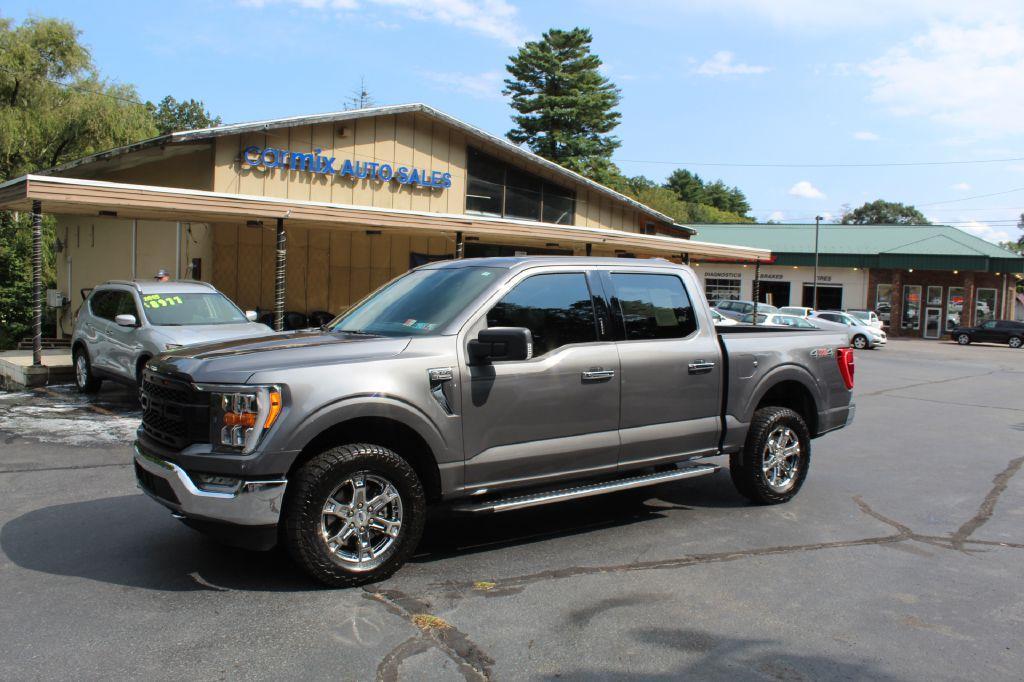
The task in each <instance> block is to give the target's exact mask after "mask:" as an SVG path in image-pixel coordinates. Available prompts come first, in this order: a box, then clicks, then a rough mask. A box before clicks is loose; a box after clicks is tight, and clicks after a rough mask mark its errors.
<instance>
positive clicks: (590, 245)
mask: <svg viewBox="0 0 1024 682" xmlns="http://www.w3.org/2000/svg"><path fill="white" fill-rule="evenodd" d="M593 250H594V245H593V244H591V243H590V242H587V255H588V256H589V255H590V254H591V253H592V252H593Z"/></svg>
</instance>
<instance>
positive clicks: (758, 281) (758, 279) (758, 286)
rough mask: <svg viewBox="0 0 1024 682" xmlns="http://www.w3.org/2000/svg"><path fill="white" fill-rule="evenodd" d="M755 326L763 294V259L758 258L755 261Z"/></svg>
mask: <svg viewBox="0 0 1024 682" xmlns="http://www.w3.org/2000/svg"><path fill="white" fill-rule="evenodd" d="M753 294H754V315H753V317H754V325H755V326H756V325H757V308H758V306H757V304H758V300H757V299H758V297H759V296H760V294H761V259H760V258H758V259H757V260H755V261H754V291H753Z"/></svg>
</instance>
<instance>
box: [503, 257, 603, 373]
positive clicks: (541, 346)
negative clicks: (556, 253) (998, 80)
mask: <svg viewBox="0 0 1024 682" xmlns="http://www.w3.org/2000/svg"><path fill="white" fill-rule="evenodd" d="M487 326H488V327H526V328H527V329H529V330H530V332H531V333H532V334H533V355H534V357H539V356H541V355H544V354H545V353H550V352H551V351H553V350H555V349H556V348H559V347H561V346H565V345H567V344H570V343H589V342H591V341H597V326H596V325H595V318H594V304H593V301H592V300H591V297H590V289H589V287H588V286H587V278H586V276H585V275H584V274H583V273H581V272H578V273H577V272H572V273H552V274H550V275H534V276H533V277H530V278H528V279H525V280H523V281H522V282H520V283H519V284H517V285H516V287H515V288H514V289H513V290H512V291H510V292H509V293H508V294H507V295H506V296H505V298H503V299H501V301H499V302H498V303H497V304H496V305H495V306H494V307H493V308H491V310H490V312H488V313H487Z"/></svg>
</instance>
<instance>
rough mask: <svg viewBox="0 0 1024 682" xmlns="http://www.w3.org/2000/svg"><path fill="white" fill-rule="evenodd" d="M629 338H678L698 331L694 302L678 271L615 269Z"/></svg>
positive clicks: (617, 290) (614, 279)
mask: <svg viewBox="0 0 1024 682" xmlns="http://www.w3.org/2000/svg"><path fill="white" fill-rule="evenodd" d="M611 278H612V284H613V285H614V286H615V296H616V298H617V299H618V302H619V307H620V308H621V310H622V319H623V321H624V322H625V325H626V339H627V340H629V341H636V340H641V339H678V338H683V337H685V336H689V335H690V334H692V333H693V332H695V331H697V318H696V316H695V315H694V311H693V304H692V303H691V302H690V297H689V296H687V295H686V289H685V288H684V287H683V283H682V281H681V280H680V279H679V278H678V277H676V276H675V275H641V274H633V273H614V272H613V273H612V275H611Z"/></svg>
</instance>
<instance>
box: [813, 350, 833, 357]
mask: <svg viewBox="0 0 1024 682" xmlns="http://www.w3.org/2000/svg"><path fill="white" fill-rule="evenodd" d="M835 355H836V351H835V350H834V349H832V348H815V349H814V350H812V351H811V357H812V358H832V357H835Z"/></svg>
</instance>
